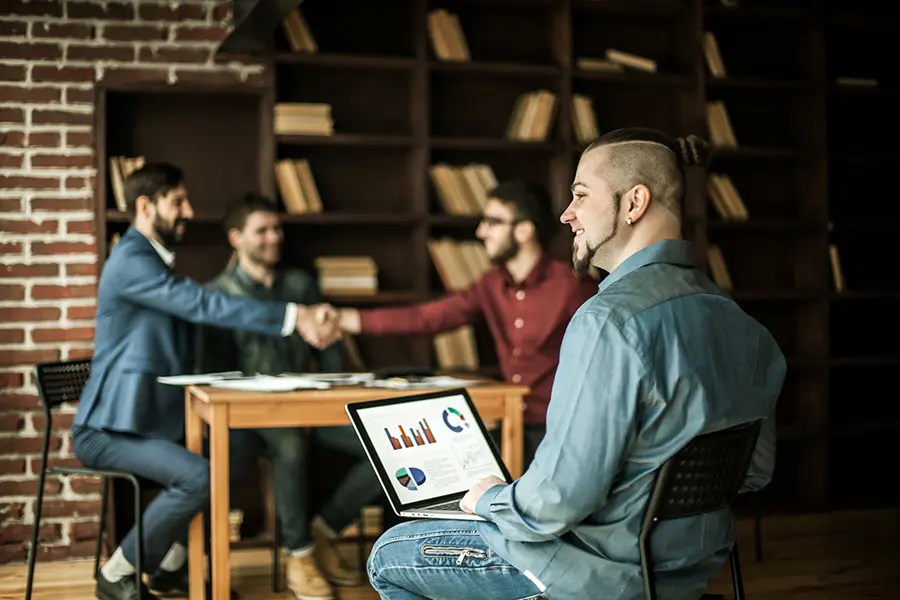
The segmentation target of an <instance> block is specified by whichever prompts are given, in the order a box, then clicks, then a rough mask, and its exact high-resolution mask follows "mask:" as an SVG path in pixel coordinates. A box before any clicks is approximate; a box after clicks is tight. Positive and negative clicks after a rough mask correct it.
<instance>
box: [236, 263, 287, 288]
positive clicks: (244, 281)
mask: <svg viewBox="0 0 900 600" xmlns="http://www.w3.org/2000/svg"><path fill="white" fill-rule="evenodd" d="M231 273H232V275H233V276H234V277H235V279H237V280H238V283H240V284H241V285H242V286H243V287H245V288H250V289H254V288H257V287H265V285H263V283H262V282H261V281H257V280H256V279H254V278H253V277H251V276H250V273H248V272H247V271H245V270H244V269H242V268H241V263H240V262H235V265H234V269H232V271H231ZM280 278H281V269H278V268H276V269H275V277H274V278H273V280H272V287H275V284H277V283H278V280H279V279H280Z"/></svg>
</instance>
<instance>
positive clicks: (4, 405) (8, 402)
mask: <svg viewBox="0 0 900 600" xmlns="http://www.w3.org/2000/svg"><path fill="white" fill-rule="evenodd" d="M40 407H41V402H40V400H39V399H38V397H37V396H35V395H34V394H0V409H3V410H35V409H39V408H40Z"/></svg>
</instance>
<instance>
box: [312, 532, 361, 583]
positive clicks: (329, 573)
mask: <svg viewBox="0 0 900 600" xmlns="http://www.w3.org/2000/svg"><path fill="white" fill-rule="evenodd" d="M311 529H312V536H313V541H314V542H315V550H314V553H315V555H316V561H317V562H318V563H319V568H321V569H322V574H323V575H324V576H325V578H326V579H328V581H330V582H331V583H333V584H335V585H342V586H356V585H360V583H361V577H360V574H359V573H358V572H357V571H356V570H354V569H353V568H351V567H350V566H349V565H347V563H346V562H345V561H344V557H343V556H341V554H340V552H338V549H337V547H336V545H335V543H336V541H337V537H336V536H335V535H334V533H332V532H331V531H329V529H328V525H326V524H325V522H324V521H323V520H322V519H321V517H316V518H315V519H313V521H312V528H311Z"/></svg>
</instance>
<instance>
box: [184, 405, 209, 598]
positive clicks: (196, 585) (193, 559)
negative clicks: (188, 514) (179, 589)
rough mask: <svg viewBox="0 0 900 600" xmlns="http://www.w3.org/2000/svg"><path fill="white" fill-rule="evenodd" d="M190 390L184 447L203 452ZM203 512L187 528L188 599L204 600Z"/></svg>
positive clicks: (201, 429)
mask: <svg viewBox="0 0 900 600" xmlns="http://www.w3.org/2000/svg"><path fill="white" fill-rule="evenodd" d="M192 400H193V398H192V396H191V392H190V390H188V391H186V392H185V395H184V432H185V447H186V448H187V449H188V450H190V451H191V452H194V453H196V454H201V455H202V454H203V421H202V420H201V419H200V415H198V414H197V413H196V412H194V411H193V408H192V407H193V403H192ZM204 546H205V544H204V543H203V514H202V513H200V514H197V515H196V516H194V518H193V519H191V525H190V529H189V530H188V580H189V582H190V584H189V585H190V591H189V597H190V600H204V596H205V590H204V589H203V580H204V576H203V559H204Z"/></svg>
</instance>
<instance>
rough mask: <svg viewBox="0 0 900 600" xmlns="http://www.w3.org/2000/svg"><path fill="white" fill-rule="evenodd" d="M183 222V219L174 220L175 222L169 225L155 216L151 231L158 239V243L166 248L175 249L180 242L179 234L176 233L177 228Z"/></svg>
mask: <svg viewBox="0 0 900 600" xmlns="http://www.w3.org/2000/svg"><path fill="white" fill-rule="evenodd" d="M184 222H185V220H184V219H175V222H174V223H172V224H171V225H169V224H168V223H166V222H165V221H163V220H162V218H160V216H159V215H158V214H157V215H156V219H154V221H153V231H154V232H155V233H156V236H157V237H158V238H159V241H160V242H161V243H162V245H163V246H165V247H166V248H173V247H175V246H176V245H177V244H178V242H180V241H181V234H180V233H178V226H179V225H182V224H183V223H184Z"/></svg>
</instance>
